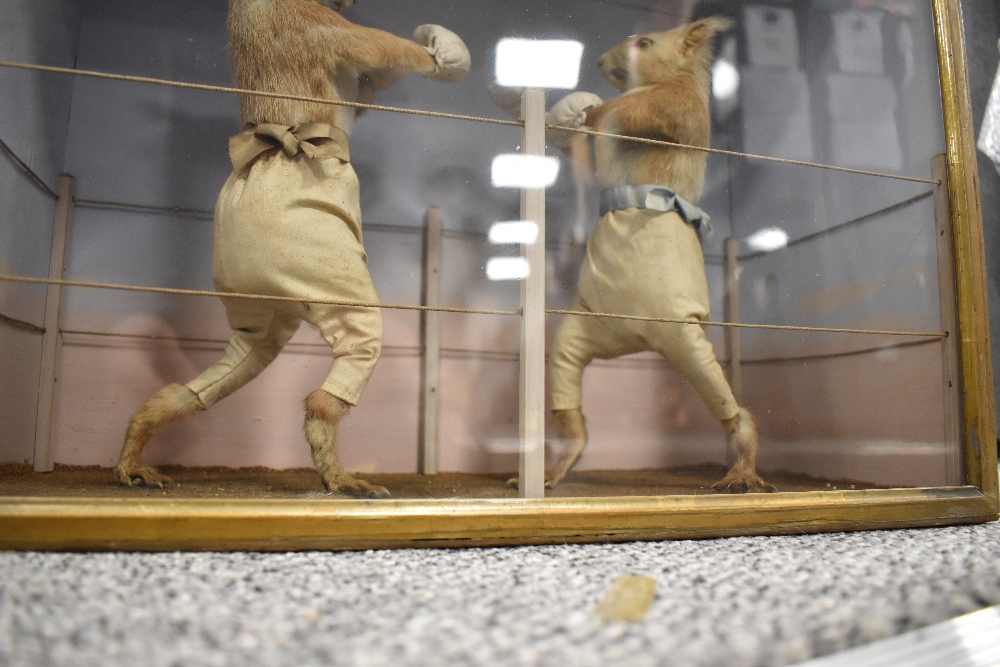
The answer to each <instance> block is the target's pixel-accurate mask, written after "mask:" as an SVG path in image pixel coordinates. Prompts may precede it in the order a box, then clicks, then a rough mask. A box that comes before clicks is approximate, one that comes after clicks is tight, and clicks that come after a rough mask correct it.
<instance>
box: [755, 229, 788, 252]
mask: <svg viewBox="0 0 1000 667" xmlns="http://www.w3.org/2000/svg"><path fill="white" fill-rule="evenodd" d="M746 244H747V245H748V246H750V248H752V249H753V250H757V251H760V252H771V251H773V250H778V249H780V248H784V247H785V246H787V245H788V234H787V233H786V232H785V230H783V229H781V228H779V227H765V228H764V229H759V230H757V231H756V232H754V233H753V234H751V235H750V236H748V237H747V238H746Z"/></svg>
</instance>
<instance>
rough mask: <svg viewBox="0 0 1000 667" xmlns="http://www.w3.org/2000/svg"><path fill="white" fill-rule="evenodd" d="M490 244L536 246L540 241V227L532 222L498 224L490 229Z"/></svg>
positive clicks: (518, 221)
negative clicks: (536, 242)
mask: <svg viewBox="0 0 1000 667" xmlns="http://www.w3.org/2000/svg"><path fill="white" fill-rule="evenodd" d="M489 239H490V243H496V244H498V245H501V244H504V245H505V244H515V243H516V244H520V245H534V243H535V241H537V240H538V225H537V224H536V223H534V222H531V221H530V220H517V221H513V222H498V223H496V224H494V225H493V226H492V227H490V235H489Z"/></svg>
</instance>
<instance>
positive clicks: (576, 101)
mask: <svg viewBox="0 0 1000 667" xmlns="http://www.w3.org/2000/svg"><path fill="white" fill-rule="evenodd" d="M601 104H604V100H602V99H601V98H600V97H598V96H597V95H595V94H593V93H585V92H582V91H578V92H575V93H570V94H569V95H567V96H566V97H564V98H562V99H561V100H559V101H558V102H556V103H555V104H553V105H552V108H551V109H549V112H548V113H547V114H545V123H546V124H547V125H562V126H564V127H583V126H584V125H586V124H587V109H590V108H592V107H596V106H600V105H601Z"/></svg>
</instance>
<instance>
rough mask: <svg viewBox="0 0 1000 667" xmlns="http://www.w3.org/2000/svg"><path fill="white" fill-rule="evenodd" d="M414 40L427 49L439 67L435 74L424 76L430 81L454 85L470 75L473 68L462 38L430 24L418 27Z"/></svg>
mask: <svg viewBox="0 0 1000 667" xmlns="http://www.w3.org/2000/svg"><path fill="white" fill-rule="evenodd" d="M413 38H414V40H415V41H416V42H417V44H420V45H421V46H423V47H424V48H425V49H427V53H429V54H430V55H431V58H433V59H434V63H435V64H436V65H437V68H436V69H435V70H434V72H432V73H430V74H425V75H424V76H426V77H427V78H428V79H433V80H435V81H447V82H449V83H454V82H456V81H461V80H462V79H464V78H465V75H466V74H468V73H469V67H471V66H472V57H471V56H469V49H468V48H466V46H465V42H463V41H462V38H461V37H459V36H458V35H456V34H455V33H453V32H452V31H451V30H448V29H447V28H443V27H441V26H439V25H434V24H431V23H428V24H426V25H422V26H418V27H417V29H416V30H415V31H414V32H413Z"/></svg>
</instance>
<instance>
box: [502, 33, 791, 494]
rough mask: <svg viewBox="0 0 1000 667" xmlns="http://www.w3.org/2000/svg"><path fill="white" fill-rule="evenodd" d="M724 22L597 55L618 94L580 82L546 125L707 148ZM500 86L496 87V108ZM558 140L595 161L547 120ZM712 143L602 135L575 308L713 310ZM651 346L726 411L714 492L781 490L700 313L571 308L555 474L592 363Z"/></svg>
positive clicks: (558, 392) (553, 388)
mask: <svg viewBox="0 0 1000 667" xmlns="http://www.w3.org/2000/svg"><path fill="white" fill-rule="evenodd" d="M729 26H730V21H729V20H728V19H725V18H721V17H711V18H706V19H702V20H700V21H695V22H693V23H690V24H688V25H683V26H680V27H678V28H674V29H673V30H669V31H666V32H659V33H649V34H644V35H638V36H636V37H631V38H629V39H628V40H626V41H624V42H622V43H621V44H619V45H618V46H616V47H615V48H613V49H611V50H610V51H608V52H607V53H605V54H604V55H603V56H602V57H601V58H600V59H599V60H598V65H599V67H600V68H601V71H602V73H603V74H604V76H605V78H607V80H608V81H609V82H610V83H611V84H612V85H613V86H615V87H616V88H617V89H618V90H620V91H622V93H623V94H622V95H621V96H620V97H617V98H615V99H613V100H610V101H608V102H602V101H601V99H600V98H598V97H597V96H596V95H593V94H591V93H585V92H575V93H570V94H569V95H567V96H566V97H564V98H562V99H561V100H559V102H557V103H556V104H555V105H554V106H553V107H552V109H551V110H550V111H549V112H548V114H547V116H546V123H547V124H548V125H550V126H564V127H574V128H581V127H585V128H588V129H593V130H596V131H599V132H606V133H609V134H617V135H626V136H629V137H637V138H643V139H653V140H657V141H664V142H670V143H677V144H685V145H690V146H699V147H708V145H709V139H710V133H711V121H710V116H709V102H710V97H709V96H710V83H711V65H712V43H713V38H714V36H715V35H716V34H717V33H719V32H721V31H723V30H726V29H727V28H729ZM501 98H502V96H501V95H497V94H494V99H495V100H496V101H497V102H498V103H501V106H505V108H509V104H506V105H505V104H503V100H502V99H501ZM549 138H550V141H552V142H553V143H555V144H556V145H558V146H560V147H561V148H563V149H564V150H566V151H567V152H568V153H569V154H570V156H571V158H573V159H575V160H582V161H583V162H585V163H590V162H591V157H590V155H589V150H588V148H587V146H588V142H587V138H586V137H585V136H582V135H580V134H573V133H570V132H569V131H566V130H558V129H550V130H549ZM706 158H707V156H706V153H705V152H703V151H697V150H691V149H687V148H681V147H676V148H675V147H670V146H657V145H650V144H644V143H641V142H636V141H631V140H627V139H617V138H611V137H602V136H597V137H595V138H594V159H593V165H594V169H595V171H596V175H597V180H598V183H599V186H600V188H601V215H602V217H601V219H600V221H599V222H598V224H597V226H596V228H595V229H594V231H593V232H592V233H591V235H590V238H589V239H588V242H587V255H586V259H585V260H584V264H583V267H582V268H581V271H580V283H579V296H578V297H577V299H576V301H575V303H574V305H573V306H572V310H579V311H588V312H594V313H600V312H604V313H614V314H625V315H636V316H642V317H652V318H657V317H660V318H672V319H678V320H701V321H704V320H707V319H708V317H709V304H708V283H707V279H706V276H705V265H704V256H703V254H702V248H701V239H700V237H699V232H700V231H701V230H702V229H705V228H708V227H709V220H708V216H707V215H705V214H704V212H702V211H701V210H700V209H698V208H697V203H698V200H699V198H700V197H701V193H702V187H703V184H704V176H705V163H706ZM647 350H654V351H657V352H659V353H660V354H662V355H663V356H664V357H666V358H667V359H668V360H669V361H670V362H671V363H672V365H673V366H674V367H675V368H677V369H678V370H679V371H680V372H681V373H682V374H684V376H685V377H686V378H687V379H688V381H689V382H691V384H692V386H693V387H694V388H695V390H696V391H697V392H698V393H699V395H701V397H702V399H703V400H704V401H705V403H706V406H707V407H708V409H709V411H710V412H711V413H712V414H713V416H715V417H716V418H717V419H719V420H720V422H721V423H722V425H723V427H724V429H725V431H726V433H727V434H728V437H729V442H730V446H731V447H732V449H733V450H734V452H735V454H736V458H737V461H736V464H735V465H734V466H733V468H732V469H731V470H730V471H729V474H728V475H726V477H725V478H724V479H722V480H720V481H719V482H718V483H716V484H715V485H714V487H713V488H715V489H716V490H718V491H724V492H733V493H742V492H747V491H774V487H773V486H771V485H770V484H768V483H767V482H765V481H764V480H763V479H761V478H760V476H759V475H758V474H757V471H756V455H757V448H758V437H757V430H756V427H755V425H754V422H753V417H752V416H751V415H750V413H749V411H747V410H746V408H742V407H740V406H739V405H737V403H736V399H735V398H734V397H733V394H732V390H731V389H730V387H729V384H728V383H727V382H726V379H725V375H724V374H723V372H722V368H721V367H720V366H719V363H718V361H717V360H716V358H715V354H714V351H713V350H712V345H711V343H709V342H708V340H707V339H706V338H705V334H704V331H703V330H702V327H701V326H699V325H694V324H683V323H666V322H649V321H636V320H621V319H610V318H601V317H593V316H579V315H567V316H566V317H564V318H563V320H562V321H561V322H560V325H559V328H558V330H557V332H556V335H555V338H554V340H553V343H552V348H551V351H550V362H549V391H550V396H551V399H552V409H553V421H554V427H555V430H556V434H557V436H558V437H559V439H560V440H561V441H562V442H563V443H564V444H563V450H562V452H561V453H560V455H559V458H558V461H557V463H556V465H555V466H554V467H553V468H552V469H551V470H550V471H549V473H548V475H547V482H546V483H547V485H548V486H554V485H555V484H557V483H558V482H559V481H560V480H561V479H562V478H563V477H564V476H565V475H566V474H567V473H568V472H569V471H570V469H572V467H573V466H574V465H575V464H576V462H577V460H578V459H579V457H580V455H581V454H582V452H583V449H584V448H585V447H586V444H587V429H586V423H585V420H584V416H583V412H582V396H581V384H582V379H583V371H584V368H585V367H586V366H587V365H588V364H589V363H590V362H591V361H592V360H593V359H595V358H601V359H609V358H614V357H618V356H621V355H624V354H630V353H634V352H640V351H647Z"/></svg>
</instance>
